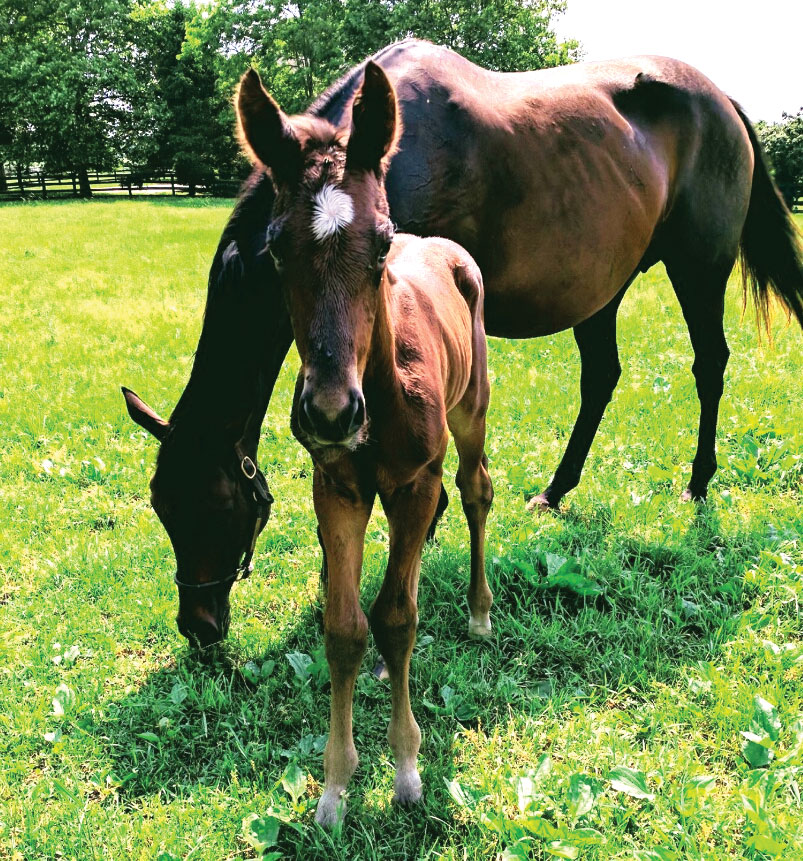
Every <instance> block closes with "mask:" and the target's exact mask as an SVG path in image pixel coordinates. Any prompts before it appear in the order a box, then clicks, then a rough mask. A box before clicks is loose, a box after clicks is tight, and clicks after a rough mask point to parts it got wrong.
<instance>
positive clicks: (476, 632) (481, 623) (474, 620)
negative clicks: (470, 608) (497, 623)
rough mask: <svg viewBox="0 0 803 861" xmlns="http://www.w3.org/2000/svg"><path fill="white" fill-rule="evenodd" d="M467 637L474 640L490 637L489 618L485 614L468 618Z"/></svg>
mask: <svg viewBox="0 0 803 861" xmlns="http://www.w3.org/2000/svg"><path fill="white" fill-rule="evenodd" d="M468 635H469V637H474V638H475V639H478V640H479V639H483V640H485V639H487V638H488V637H490V636H491V617H490V616H489V615H488V614H487V613H486V614H485V615H484V616H469V617H468Z"/></svg>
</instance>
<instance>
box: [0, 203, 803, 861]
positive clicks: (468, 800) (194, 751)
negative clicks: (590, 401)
mask: <svg viewBox="0 0 803 861" xmlns="http://www.w3.org/2000/svg"><path fill="white" fill-rule="evenodd" d="M230 208H231V203H230V202H221V201H195V202H193V201H186V200H185V201H173V200H147V201H145V200H135V201H115V202H112V201H102V202H91V203H85V202H65V203H39V204H20V205H9V206H5V207H3V208H2V209H0V232H1V235H2V237H3V238H2V244H0V260H1V262H2V265H1V267H0V295H2V297H3V309H2V317H1V318H0V368H2V373H1V374H0V522H1V523H2V539H0V761H2V768H1V769H0V858H3V859H6V858H8V859H26V861H27V859H51V858H68V859H82V861H83V859H100V858H109V859H122V858H125V859H152V858H159V859H162V861H166V859H179V858H180V859H210V861H213V859H214V861H217V859H224V858H253V857H259V854H260V852H262V851H263V850H264V852H265V857H266V858H272V859H278V858H296V857H297V858H303V859H316V858H326V859H344V861H351V859H371V858H377V859H386V858H430V859H434V858H444V859H455V861H457V859H469V858H471V859H485V858H492V857H496V856H498V855H503V857H505V858H507V859H518V858H520V859H524V858H536V859H538V858H550V857H558V858H570V859H571V858H578V857H579V858H583V859H606V858H639V859H655V861H668V859H680V858H684V859H685V858H705V859H711V858H714V859H716V858H723V859H724V858H733V857H745V856H746V857H754V858H768V857H775V858H788V859H794V858H799V857H800V855H801V852H803V812H802V811H801V792H800V785H801V783H803V635H801V610H800V602H801V599H803V549H802V542H803V538H802V536H803V517H801V502H802V501H803V489H802V488H801V478H803V397H801V396H802V395H803V385H801V380H803V349H802V348H803V337H801V333H800V332H799V331H798V330H797V329H796V328H793V327H792V326H788V327H787V326H785V325H784V321H783V317H782V315H776V325H775V326H774V344H773V345H772V346H770V345H769V344H768V343H767V341H766V339H764V343H763V344H760V343H759V339H758V336H757V333H756V328H755V325H754V323H753V315H752V309H748V311H747V313H746V314H745V315H744V318H742V317H741V291H740V288H739V287H738V285H737V279H736V277H735V276H734V278H733V279H732V280H733V284H732V286H731V288H730V290H729V292H728V295H727V306H728V310H727V314H726V333H727V336H728V340H729V344H730V348H731V360H730V364H729V366H728V371H727V374H726V387H725V395H724V398H723V401H722V407H721V411H720V431H719V436H718V459H719V464H720V469H719V472H718V473H717V475H716V476H715V478H714V480H713V482H712V484H711V490H710V495H709V500H708V502H707V504H706V505H704V506H701V507H699V508H695V507H694V506H693V505H689V504H683V503H681V502H680V499H679V497H680V493H681V491H682V489H683V488H684V487H685V484H686V480H687V479H688V475H689V469H690V463H689V462H690V459H691V456H692V454H693V450H694V445H695V441H696V425H697V418H698V405H697V398H696V394H695V389H694V380H693V377H692V375H691V362H692V356H691V349H690V347H689V343H688V335H687V332H686V329H685V326H684V324H683V320H682V318H681V315H680V311H679V309H678V306H677V302H676V300H675V297H674V294H673V293H672V291H671V287H670V285H669V282H668V281H667V279H666V278H665V276H664V274H663V270H662V269H660V267H656V268H655V269H653V270H652V271H651V272H649V273H648V274H646V275H644V276H641V277H640V278H638V279H637V281H636V282H635V284H634V285H633V286H632V287H631V289H630V291H629V293H628V295H627V296H626V298H625V300H624V303H623V306H622V310H621V312H620V316H619V320H620V325H619V332H620V356H621V362H622V367H623V374H622V379H621V381H620V383H619V387H618V389H617V392H616V394H615V395H614V400H613V403H612V404H611V405H610V407H609V408H608V411H607V413H606V417H605V419H604V420H603V423H602V426H601V428H600V432H599V434H598V436H597V438H596V441H595V443H594V446H593V448H592V450H591V455H590V457H589V460H588V463H587V465H586V469H585V472H584V475H583V479H582V482H581V484H580V487H579V488H578V489H577V490H576V491H574V492H573V493H571V494H570V495H569V496H568V497H567V499H566V501H565V504H564V512H563V513H562V514H561V515H558V516H555V515H551V514H549V515H545V516H541V517H536V516H534V515H531V514H529V513H527V512H526V510H525V501H526V499H527V498H528V496H529V495H531V494H532V493H533V492H534V491H536V490H540V489H542V488H543V487H544V485H545V484H546V483H547V481H548V479H549V477H550V475H551V471H552V470H553V469H554V467H555V466H556V464H557V462H558V459H559V457H560V454H561V452H562V450H563V447H564V444H565V441H566V438H567V435H568V434H569V432H570V431H571V426H572V422H573V420H574V416H575V414H576V410H577V407H578V403H579V393H578V382H579V361H578V359H577V356H576V349H575V345H574V341H573V339H572V337H571V334H570V333H563V334H561V335H558V336H554V337H549V338H544V339H541V340H537V341H526V342H511V341H500V340H493V341H492V342H491V345H490V371H491V381H492V395H491V411H490V414H489V425H488V446H487V451H488V456H489V460H490V472H491V476H492V478H493V481H494V485H495V490H496V499H495V502H494V506H493V508H492V510H491V514H490V517H489V521H488V576H489V582H490V585H491V588H492V590H493V592H494V596H495V604H494V608H493V610H492V618H493V623H494V636H493V637H492V640H491V642H489V643H477V642H473V641H470V640H469V639H468V637H467V634H466V620H467V609H466V604H465V590H466V586H467V576H468V559H469V555H468V534H467V530H466V526H465V521H464V519H463V516H462V512H461V511H460V510H459V501H458V496H457V493H456V491H455V490H454V485H453V475H454V469H455V464H456V458H455V456H454V451H453V449H452V450H450V453H449V456H448V458H447V465H446V485H447V489H448V490H449V492H450V497H451V502H450V507H449V509H448V511H447V513H446V515H445V517H444V519H443V521H442V523H441V526H440V527H439V533H438V540H437V542H436V543H435V544H433V545H431V546H429V547H428V548H427V549H426V551H425V555H424V564H423V568H422V577H421V589H420V595H419V600H420V625H419V630H418V643H417V646H416V649H415V653H414V658H413V666H412V675H411V691H412V696H413V711H414V713H415V715H416V717H417V719H418V722H419V724H420V725H421V729H422V732H423V744H422V748H421V757H420V761H419V765H420V768H421V773H422V779H423V782H424V792H425V799H424V802H423V804H422V805H421V806H420V807H419V808H417V809H415V810H413V811H404V810H397V809H394V808H392V807H391V805H390V797H391V794H392V780H393V770H392V764H391V761H390V751H389V748H388V746H387V743H386V740H385V732H386V726H387V720H388V717H389V692H388V689H387V685H386V683H385V682H382V681H379V680H378V679H376V678H375V677H374V676H373V674H372V673H371V669H372V667H373V664H374V662H375V661H376V657H377V656H376V652H375V650H373V649H372V648H371V647H370V646H369V653H368V656H367V657H366V660H365V663H364V666H363V671H362V673H361V675H360V677H359V679H358V684H357V693H356V697H355V708H354V723H355V740H356V743H357V748H358V752H359V754H360V758H361V761H360V766H359V768H358V771H357V773H356V775H355V779H354V781H353V788H352V791H351V793H350V801H349V814H348V817H347V819H346V823H345V826H344V827H343V828H342V830H339V831H336V832H335V833H334V834H328V833H325V832H324V831H322V830H321V829H320V828H318V827H317V826H316V825H315V824H314V822H313V814H314V805H315V802H316V801H317V798H318V795H319V794H320V783H321V782H322V779H323V765H322V751H323V746H324V743H325V737H324V736H323V733H324V732H325V731H326V727H327V725H328V717H329V706H328V688H327V676H328V671H327V668H326V662H325V660H324V657H323V650H322V646H321V635H320V626H319V603H318V571H319V568H320V562H321V559H320V550H319V547H318V542H317V540H316V537H315V519H314V514H313V510H312V502H311V482H310V475H311V471H310V468H309V459H308V456H307V454H306V452H305V451H304V450H303V449H302V448H301V447H300V446H299V445H298V444H297V443H296V442H295V440H293V439H292V437H291V435H290V431H289V428H288V415H289V411H290V402H291V395H292V385H293V382H294V378H295V373H296V370H297V358H296V357H295V353H294V352H291V355H290V358H289V359H288V361H287V362H286V364H285V368H284V369H283V372H282V375H281V377H280V380H279V383H278V385H277V390H276V393H275V395H274V398H273V401H272V403H271V406H270V409H269V412H268V416H267V420H266V423H265V426H264V428H263V437H262V443H261V449H260V464H261V466H262V468H263V470H264V471H265V474H266V476H267V478H268V481H269V482H270V486H271V491H272V492H273V494H274V496H275V497H276V503H275V505H274V507H273V514H272V518H271V521H270V523H269V524H268V527H267V529H266V530H265V532H264V534H263V537H262V538H261V539H260V542H259V545H258V552H257V556H256V570H255V573H254V575H253V576H252V577H251V579H250V580H248V581H246V582H244V583H240V584H238V585H236V586H235V587H234V590H233V597H232V625H231V632H230V636H229V640H228V641H227V643H226V645H225V646H224V647H223V648H222V649H220V650H219V651H218V652H217V653H216V654H215V655H214V656H213V658H212V660H210V661H209V662H208V663H206V664H201V663H199V662H198V661H197V660H196V659H194V658H193V657H192V656H191V655H190V654H189V652H188V650H187V647H186V645H185V641H184V640H183V638H181V637H180V636H179V634H178V632H177V630H176V628H175V624H174V616H175V611H176V605H177V598H176V589H175V586H174V585H173V580H172V575H173V554H172V551H171V548H170V545H169V542H168V540H167V537H166V534H165V533H164V531H163V529H162V527H161V525H160V524H159V522H158V520H157V518H156V516H155V514H154V513H153V512H152V510H151V509H150V506H149V503H148V487H147V482H148V479H149V477H150V474H151V472H152V467H153V461H154V455H155V451H156V443H155V441H154V440H152V439H151V438H149V437H147V435H146V434H145V432H144V431H142V430H140V429H139V428H138V427H136V426H135V425H134V424H133V423H132V422H131V421H130V420H129V418H128V416H127V415H126V412H125V408H124V404H123V399H122V397H121V395H120V390H119V386H120V385H121V384H125V385H128V386H130V387H131V388H133V389H134V390H136V391H138V392H139V393H140V394H141V395H143V396H144V397H146V398H147V400H148V402H149V403H150V404H152V405H153V407H154V408H155V409H157V410H159V411H160V412H161V413H163V414H165V415H167V414H168V413H169V412H170V410H171V408H172V406H173V405H174V403H175V401H176V399H177V398H178V396H179V394H180V392H181V390H182V388H183V386H184V384H185V382H186V380H187V377H188V375H189V370H190V364H191V357H192V352H193V350H194V348H195V344H196V342H197V338H198V333H199V331H200V325H201V317H202V312H203V306H204V300H205V296H206V275H207V269H208V266H209V264H210V262H211V259H212V255H213V252H214V248H215V246H216V243H217V240H218V236H219V234H220V231H221V229H222V227H223V225H224V223H225V220H226V218H227V216H228V213H229V211H230ZM797 219H798V223H799V224H800V225H801V226H803V218H801V217H800V216H798V217H797ZM386 537H387V536H386V528H385V523H384V520H383V517H382V516H381V514H380V513H379V512H376V513H375V515H374V517H373V519H372V521H371V524H370V526H369V533H368V537H367V543H366V563H365V568H364V575H363V578H364V579H363V594H364V606H366V607H367V606H368V604H369V603H370V600H371V599H372V597H373V596H374V595H375V594H376V591H377V589H378V583H379V578H380V576H381V573H382V570H383V563H384V559H385V554H386Z"/></svg>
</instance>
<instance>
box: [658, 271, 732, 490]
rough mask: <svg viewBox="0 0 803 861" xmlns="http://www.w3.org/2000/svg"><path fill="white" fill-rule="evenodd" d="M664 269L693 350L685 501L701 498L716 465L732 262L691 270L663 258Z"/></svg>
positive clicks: (726, 358)
mask: <svg viewBox="0 0 803 861" xmlns="http://www.w3.org/2000/svg"><path fill="white" fill-rule="evenodd" d="M666 268H667V272H668V273H669V277H670V279H671V281H672V286H673V287H674V288H675V293H676V294H677V297H678V300H679V301H680V307H681V309H682V310H683V316H684V318H685V320H686V324H687V326H688V327H689V336H690V337H691V343H692V348H693V349H694V364H693V365H692V373H693V374H694V379H695V382H696V383H697V397H698V398H699V400H700V426H699V431H698V436H697V453H696V454H695V456H694V461H693V462H692V469H691V479H690V481H689V484H688V487H687V488H686V490H685V491H684V492H683V499H684V500H689V499H695V500H701V499H705V497H706V494H707V492H708V482H709V481H710V480H711V478H712V476H713V475H714V473H715V472H716V469H717V458H716V453H715V449H716V435H717V417H718V414H719V401H720V398H721V397H722V389H723V380H724V376H725V366H726V365H727V364H728V356H729V355H730V351H729V350H728V344H727V341H726V340H725V330H724V328H723V315H724V312H725V287H726V286H727V282H728V275H729V274H730V271H731V269H732V268H733V262H732V261H731V262H729V263H726V264H721V265H717V266H712V265H710V264H709V265H708V266H700V267H699V268H697V269H694V268H693V267H692V266H691V265H690V262H689V261H683V262H682V263H678V262H674V263H671V262H669V261H667V264H666Z"/></svg>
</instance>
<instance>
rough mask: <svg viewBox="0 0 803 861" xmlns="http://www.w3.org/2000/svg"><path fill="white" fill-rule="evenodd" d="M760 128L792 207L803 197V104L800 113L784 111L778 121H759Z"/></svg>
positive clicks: (776, 179) (785, 196) (773, 165)
mask: <svg viewBox="0 0 803 861" xmlns="http://www.w3.org/2000/svg"><path fill="white" fill-rule="evenodd" d="M756 131H757V132H758V136H759V137H760V138H761V143H762V144H763V145H764V149H765V150H766V152H767V154H768V155H769V157H770V162H771V163H772V168H773V173H774V174H775V182H776V183H777V184H778V188H779V189H780V191H781V194H782V195H783V196H784V200H785V201H786V203H787V205H788V206H789V208H790V209H791V208H792V206H794V204H795V201H797V200H798V199H799V198H801V197H803V108H800V110H799V111H798V112H797V113H796V114H787V113H784V114H783V115H782V117H781V121H780V122H778V123H757V125H756Z"/></svg>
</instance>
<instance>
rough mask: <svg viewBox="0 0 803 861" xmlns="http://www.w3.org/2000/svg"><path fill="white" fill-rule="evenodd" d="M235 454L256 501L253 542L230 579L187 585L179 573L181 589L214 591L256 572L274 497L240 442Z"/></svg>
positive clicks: (248, 489)
mask: <svg viewBox="0 0 803 861" xmlns="http://www.w3.org/2000/svg"><path fill="white" fill-rule="evenodd" d="M234 452H235V454H236V455H237V460H238V461H239V462H240V472H241V473H242V475H243V479H244V480H243V479H241V480H243V484H244V485H245V488H246V491H250V494H251V499H253V501H254V529H253V532H252V534H251V541H250V543H249V545H248V547H247V548H246V550H245V551H244V552H243V558H242V561H241V562H240V563H239V565H238V566H237V567H236V568H235V569H234V572H233V573H232V574H229V575H228V577H221V578H220V579H219V580H210V581H209V582H207V583H185V582H184V581H183V580H179V579H178V572H176V575H175V577H174V578H173V580H174V582H175V584H176V586H178V587H179V588H180V589H213V588H214V587H216V586H226V585H228V584H229V583H232V584H233V583H236V582H237V581H238V580H245V579H247V578H248V577H250V576H251V572H252V571H253V570H254V563H253V561H252V560H253V558H254V550H255V549H256V546H257V538H259V533H260V532H262V530H263V529H264V528H265V524H266V523H267V522H268V518H269V517H270V507H271V505H273V497H272V496H271V492H270V490H269V489H268V482H267V481H266V479H265V476H264V475H263V474H262V472H261V471H260V469H259V467H257V465H256V463H254V461H253V460H252V458H251V457H250V456H249V455H247V454H246V453H245V451H244V450H243V448H242V446H241V444H240V443H239V442H238V443H236V444H235V446H234Z"/></svg>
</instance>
